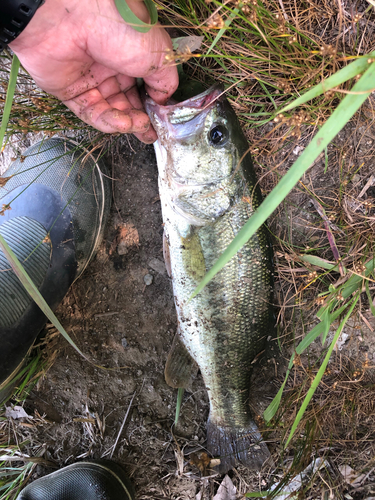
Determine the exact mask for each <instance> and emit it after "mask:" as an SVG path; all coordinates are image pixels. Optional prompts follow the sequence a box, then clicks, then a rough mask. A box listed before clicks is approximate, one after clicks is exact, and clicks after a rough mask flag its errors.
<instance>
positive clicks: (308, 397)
mask: <svg viewBox="0 0 375 500" xmlns="http://www.w3.org/2000/svg"><path fill="white" fill-rule="evenodd" d="M358 299H359V294H357V296H356V297H355V298H354V299H353V301H352V305H351V307H350V309H349V311H348V312H347V314H346V316H345V318H344V319H343V320H342V322H341V323H340V326H339V328H338V329H337V332H336V333H335V336H334V337H333V340H332V343H331V345H330V346H329V349H328V352H327V354H326V356H325V358H324V361H323V363H322V365H321V367H320V368H319V371H318V373H317V374H316V376H315V378H314V380H313V382H312V384H311V387H310V389H309V390H308V392H307V394H306V397H305V399H304V400H303V403H302V405H301V408H300V409H299V411H298V413H297V416H296V418H295V420H294V422H293V425H292V428H291V430H290V434H289V437H288V439H287V441H286V443H285V448H286V447H287V446H288V444H289V443H290V440H291V439H292V437H293V435H294V433H295V431H296V429H297V427H298V424H299V423H300V421H301V418H302V417H303V414H304V413H305V411H306V408H307V406H308V404H309V403H310V401H311V398H312V397H313V395H314V393H315V391H316V388H317V387H318V385H319V383H320V381H321V380H322V377H323V375H324V372H325V370H326V368H327V365H328V361H329V360H330V357H331V355H332V352H333V349H334V347H335V345H336V342H337V340H338V339H339V337H340V334H341V332H342V329H343V328H344V326H345V324H346V322H347V321H348V319H349V318H350V316H351V314H352V312H353V309H354V307H355V305H356V304H357V302H358Z"/></svg>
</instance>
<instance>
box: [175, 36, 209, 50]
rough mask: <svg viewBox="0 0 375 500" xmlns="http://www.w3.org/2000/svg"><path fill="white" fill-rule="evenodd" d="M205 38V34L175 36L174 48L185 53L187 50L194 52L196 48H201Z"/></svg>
mask: <svg viewBox="0 0 375 500" xmlns="http://www.w3.org/2000/svg"><path fill="white" fill-rule="evenodd" d="M203 40H204V36H196V35H190V36H182V37H179V38H174V39H173V40H172V42H173V48H174V50H175V51H176V52H179V53H180V54H184V53H185V52H194V50H198V49H200V48H201V45H202V42H203Z"/></svg>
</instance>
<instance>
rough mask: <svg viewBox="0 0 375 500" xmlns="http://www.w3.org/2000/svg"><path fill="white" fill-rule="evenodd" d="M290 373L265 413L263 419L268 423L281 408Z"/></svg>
mask: <svg viewBox="0 0 375 500" xmlns="http://www.w3.org/2000/svg"><path fill="white" fill-rule="evenodd" d="M293 359H294V356H293ZM292 362H293V361H292ZM289 373H290V369H288V370H287V373H286V375H285V380H284V382H283V383H282V385H281V387H280V389H279V390H278V391H277V394H276V396H275V397H274V398H273V400H272V401H271V403H270V404H269V405H268V406H267V408H266V409H265V410H264V412H263V417H264V420H265V421H266V422H269V421H270V420H271V419H272V418H273V417H274V416H275V414H276V412H277V410H278V408H279V406H280V402H281V397H282V395H283V392H284V388H285V384H286V383H287V380H288V377H289Z"/></svg>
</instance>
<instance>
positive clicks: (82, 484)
mask: <svg viewBox="0 0 375 500" xmlns="http://www.w3.org/2000/svg"><path fill="white" fill-rule="evenodd" d="M133 499H134V489H133V486H132V484H131V483H130V480H129V479H128V477H127V476H126V475H125V472H124V471H123V470H122V468H121V467H120V466H119V465H118V464H116V463H115V462H110V461H109V460H108V461H107V460H93V461H92V462H91V461H90V462H78V463H76V464H72V465H68V466H67V467H64V468H63V469H60V470H58V471H56V472H52V474H49V475H48V476H44V477H41V478H40V479H37V480H36V481H34V482H33V483H31V484H29V485H28V486H26V488H24V489H23V490H22V491H21V493H20V494H19V495H18V497H17V500H133Z"/></svg>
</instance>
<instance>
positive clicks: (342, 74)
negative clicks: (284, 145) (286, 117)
mask: <svg viewBox="0 0 375 500" xmlns="http://www.w3.org/2000/svg"><path fill="white" fill-rule="evenodd" d="M372 57H375V52H371V53H370V54H368V55H366V56H363V57H360V58H359V59H356V60H355V61H353V62H352V63H350V64H348V66H345V68H342V69H340V70H339V71H337V72H336V73H334V74H333V75H332V76H330V77H329V78H327V79H326V80H324V81H323V82H322V83H319V84H318V85H315V87H313V88H312V89H310V90H309V91H307V92H306V94H303V95H302V96H300V97H298V99H295V100H294V101H293V102H291V103H290V104H288V105H287V106H285V107H284V108H282V109H281V110H280V111H278V113H284V112H285V111H289V110H291V109H293V108H296V107H297V106H301V104H305V102H307V101H311V99H314V98H315V97H318V96H319V95H321V94H324V92H327V90H330V89H333V88H335V87H337V86H338V85H340V84H341V83H344V82H346V81H348V80H350V79H351V78H355V77H356V76H357V75H359V74H361V73H363V72H364V71H366V70H367V69H368V67H369V66H370V64H371V63H369V62H368V60H369V59H370V60H371V58H372Z"/></svg>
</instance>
